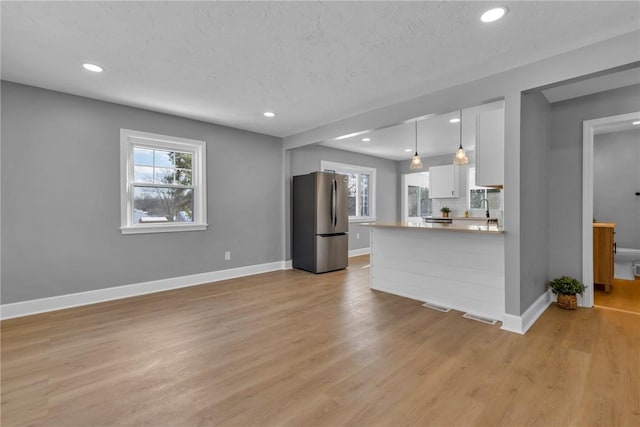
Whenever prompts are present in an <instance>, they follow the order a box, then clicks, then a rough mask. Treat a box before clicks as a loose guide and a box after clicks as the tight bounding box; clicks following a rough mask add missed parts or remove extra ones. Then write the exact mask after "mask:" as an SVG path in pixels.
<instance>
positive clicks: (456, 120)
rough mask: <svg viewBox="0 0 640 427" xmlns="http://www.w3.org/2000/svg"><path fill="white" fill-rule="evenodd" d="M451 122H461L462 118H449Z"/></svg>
mask: <svg viewBox="0 0 640 427" xmlns="http://www.w3.org/2000/svg"><path fill="white" fill-rule="evenodd" d="M449 123H460V119H459V118H457V117H456V118H455V119H451V120H449Z"/></svg>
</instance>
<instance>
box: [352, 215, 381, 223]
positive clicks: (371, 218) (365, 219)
mask: <svg viewBox="0 0 640 427" xmlns="http://www.w3.org/2000/svg"><path fill="white" fill-rule="evenodd" d="M375 220H376V217H374V216H366V217H365V216H360V217H356V218H349V222H350V223H351V222H374V221H375Z"/></svg>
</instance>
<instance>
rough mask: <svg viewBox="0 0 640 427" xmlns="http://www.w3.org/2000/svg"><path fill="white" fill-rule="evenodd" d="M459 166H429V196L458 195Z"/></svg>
mask: <svg viewBox="0 0 640 427" xmlns="http://www.w3.org/2000/svg"><path fill="white" fill-rule="evenodd" d="M459 188H460V167H459V166H455V165H443V166H431V167H430V168H429V198H431V199H452V198H456V197H459V196H460V195H459Z"/></svg>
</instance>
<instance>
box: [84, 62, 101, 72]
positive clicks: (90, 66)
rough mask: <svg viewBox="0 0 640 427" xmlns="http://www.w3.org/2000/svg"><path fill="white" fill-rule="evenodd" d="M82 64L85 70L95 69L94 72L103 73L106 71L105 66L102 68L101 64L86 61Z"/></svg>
mask: <svg viewBox="0 0 640 427" xmlns="http://www.w3.org/2000/svg"><path fill="white" fill-rule="evenodd" d="M82 66H83V67H84V69H85V70H88V71H93V72H94V73H101V72H103V71H104V68H102V67H101V66H99V65H96V64H92V63H90V62H85V63H84V64H82Z"/></svg>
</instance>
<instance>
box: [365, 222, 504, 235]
mask: <svg viewBox="0 0 640 427" xmlns="http://www.w3.org/2000/svg"><path fill="white" fill-rule="evenodd" d="M360 225H363V226H369V227H382V228H412V229H420V230H441V231H457V232H466V233H484V234H503V233H504V230H503V229H502V228H499V227H498V226H497V225H495V224H491V225H478V224H468V223H457V224H456V223H455V222H454V223H453V224H438V223H427V222H365V223H361V224H360Z"/></svg>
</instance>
